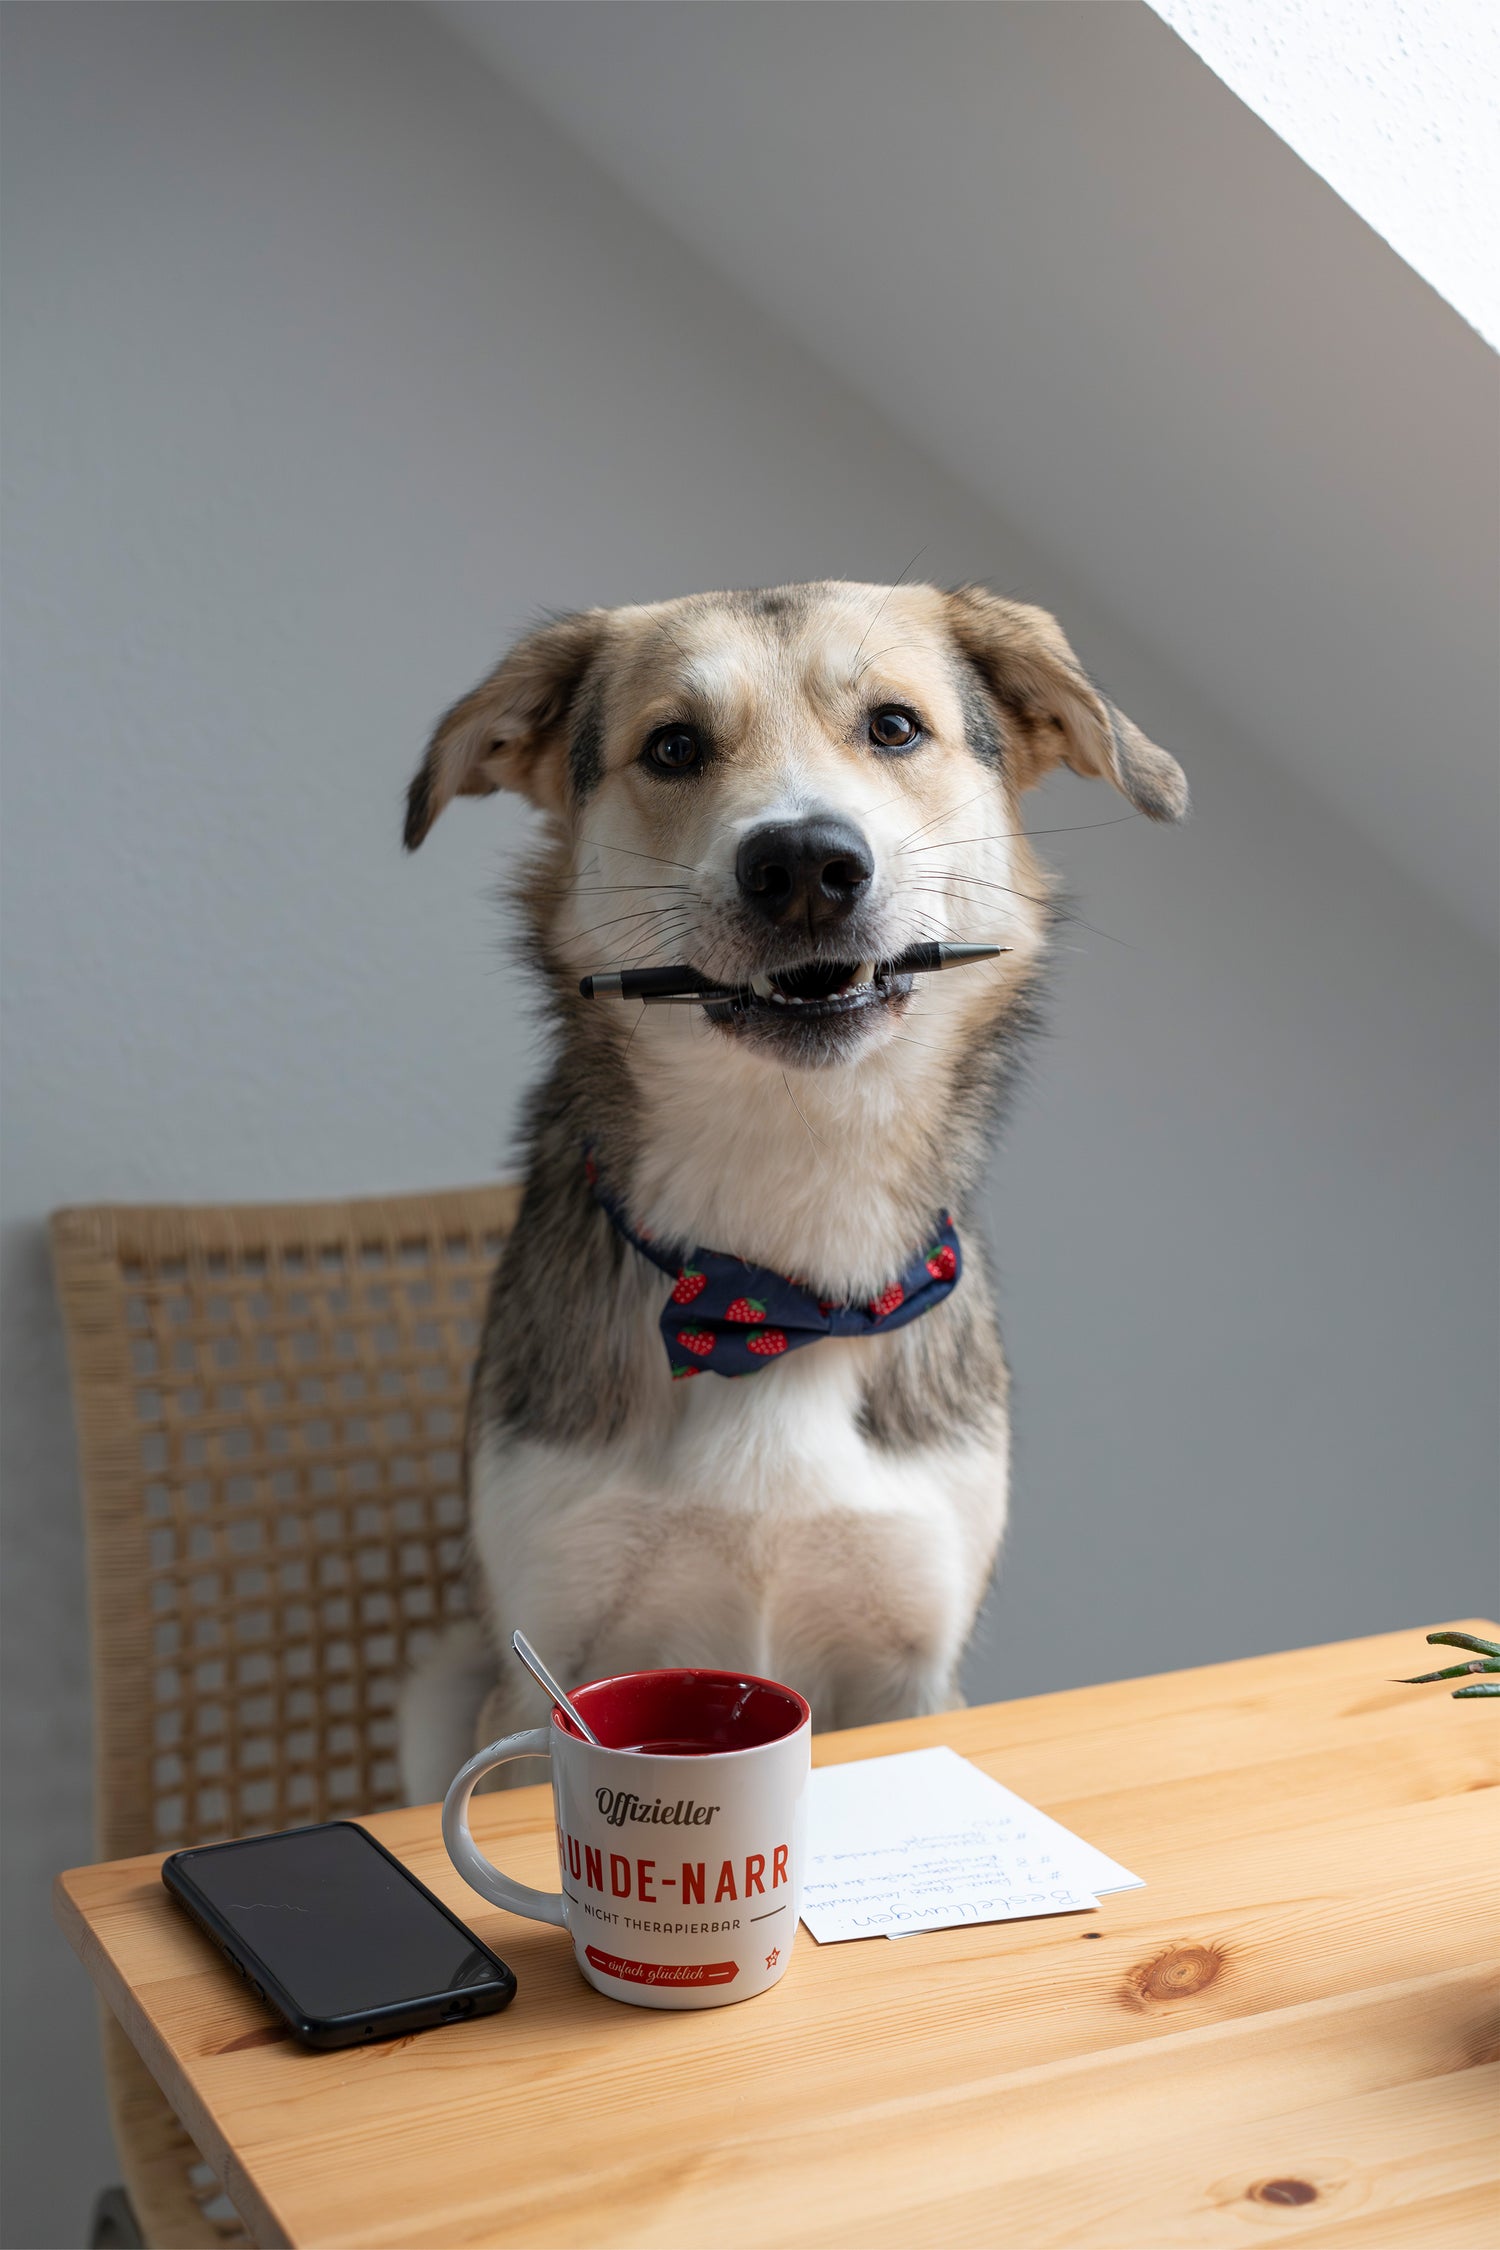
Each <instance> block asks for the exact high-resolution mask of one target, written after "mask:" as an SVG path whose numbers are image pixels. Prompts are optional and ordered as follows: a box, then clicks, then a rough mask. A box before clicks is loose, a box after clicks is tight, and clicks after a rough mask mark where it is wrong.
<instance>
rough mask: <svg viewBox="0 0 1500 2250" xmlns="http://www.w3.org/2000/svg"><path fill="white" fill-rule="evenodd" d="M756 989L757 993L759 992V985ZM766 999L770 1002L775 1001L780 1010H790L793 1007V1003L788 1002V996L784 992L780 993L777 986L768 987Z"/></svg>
mask: <svg viewBox="0 0 1500 2250" xmlns="http://www.w3.org/2000/svg"><path fill="white" fill-rule="evenodd" d="M755 989H756V991H757V992H759V990H760V987H759V985H757V986H756V988H755ZM764 997H765V998H766V999H768V1000H774V1001H775V1003H776V1005H777V1007H778V1008H789V1007H790V1006H791V1002H790V1000H788V998H787V996H786V994H785V993H784V992H778V991H777V990H776V987H775V985H768V986H767V987H766V991H765V994H764Z"/></svg>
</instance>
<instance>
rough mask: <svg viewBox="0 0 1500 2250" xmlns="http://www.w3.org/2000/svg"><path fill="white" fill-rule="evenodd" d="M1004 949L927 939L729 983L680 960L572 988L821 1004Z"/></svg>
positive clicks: (680, 998)
mask: <svg viewBox="0 0 1500 2250" xmlns="http://www.w3.org/2000/svg"><path fill="white" fill-rule="evenodd" d="M1010 950H1011V949H1010V947H1009V946H1008V945H939V944H936V943H932V942H928V943H925V944H922V945H911V946H908V947H907V948H906V950H905V952H903V953H898V954H897V955H896V956H895V958H894V959H893V960H889V961H805V962H802V963H800V964H799V965H798V966H797V967H795V968H791V969H773V970H769V971H764V972H760V973H757V974H756V975H755V976H752V977H749V978H747V979H745V980H744V982H742V983H740V984H734V985H731V984H726V983H723V982H722V981H719V982H716V981H714V980H713V979H711V978H709V977H706V976H705V975H704V974H703V972H702V970H701V969H695V968H694V967H693V966H692V964H691V962H685V961H684V962H678V963H676V964H675V965H673V966H672V967H670V968H659V969H609V970H605V969H601V970H597V971H596V972H595V973H594V974H593V975H592V976H586V977H580V978H579V980H578V989H579V991H580V992H581V993H582V995H583V997H584V999H585V1000H642V1001H645V1002H646V1003H647V1004H648V1005H656V1006H678V1007H699V1008H709V1007H719V1006H723V1005H726V1004H728V1003H731V1002H733V1003H738V1004H739V1005H741V1006H750V1005H753V1004H754V1003H755V1002H757V1001H759V1002H761V1003H769V1004H771V1005H772V1006H778V1007H785V1008H805V1007H822V1006H826V1005H827V1004H828V1003H829V1002H830V1001H853V1000H856V999H858V998H860V997H862V996H864V995H866V994H870V993H877V992H880V991H882V990H885V989H888V988H889V987H890V986H891V985H893V984H895V983H897V982H898V981H900V980H904V979H907V978H910V977H913V976H925V975H930V974H931V973H932V972H933V971H934V970H937V969H961V968H966V967H968V966H969V965H970V964H971V963H972V962H975V961H993V960H995V959H997V958H998V956H999V955H1000V954H1002V953H1008V952H1009V951H1010Z"/></svg>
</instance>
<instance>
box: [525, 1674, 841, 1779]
mask: <svg viewBox="0 0 1500 2250" xmlns="http://www.w3.org/2000/svg"><path fill="white" fill-rule="evenodd" d="M572 1697H573V1701H574V1703H575V1704H576V1705H577V1707H578V1709H579V1711H580V1712H581V1713H582V1714H583V1716H584V1718H585V1719H587V1721H588V1723H589V1725H590V1726H591V1727H592V1728H593V1730H594V1732H595V1734H597V1735H598V1737H599V1740H600V1741H601V1742H602V1743H603V1745H604V1747H605V1748H606V1749H607V1750H643V1751H646V1752H648V1753H649V1754H650V1755H651V1756H653V1757H659V1758H660V1757H668V1758H672V1757H675V1758H708V1757H713V1756H715V1755H717V1754H721V1753H722V1752H724V1751H726V1750H758V1749H760V1748H761V1747H762V1746H763V1745H764V1744H766V1743H768V1742H780V1741H782V1740H784V1739H785V1737H786V1736H787V1735H789V1734H795V1733H796V1731H797V1729H798V1728H799V1727H800V1726H802V1725H803V1724H805V1723H807V1722H809V1721H810V1720H811V1718H812V1713H811V1711H810V1710H809V1709H808V1707H807V1704H806V1703H805V1702H804V1700H803V1698H802V1697H801V1696H800V1695H799V1694H798V1693H797V1691H796V1689H795V1688H789V1687H782V1686H781V1685H780V1683H779V1682H778V1681H776V1680H758V1679H755V1678H754V1677H753V1676H752V1675H751V1674H749V1673H748V1672H696V1671H672V1672H622V1673H621V1674H620V1675H619V1677H618V1678H617V1679H613V1680H591V1681H590V1682H589V1684H588V1686H587V1687H581V1688H574V1689H573V1691H572ZM552 1723H553V1725H554V1726H556V1727H561V1729H562V1731H563V1733H564V1734H570V1735H572V1736H573V1738H574V1740H575V1741H577V1740H580V1739H581V1737H580V1736H579V1733H578V1729H577V1728H576V1727H575V1726H574V1725H573V1723H572V1721H571V1719H568V1718H566V1717H565V1716H564V1715H563V1713H562V1712H561V1711H559V1710H555V1709H554V1711H553V1713H552Z"/></svg>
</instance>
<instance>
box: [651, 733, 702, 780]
mask: <svg viewBox="0 0 1500 2250" xmlns="http://www.w3.org/2000/svg"><path fill="white" fill-rule="evenodd" d="M644 756H645V760H646V763H647V765H648V766H655V767H656V769H657V771H658V773H691V772H692V770H693V768H694V767H695V766H699V765H701V764H702V763H703V739H702V737H701V736H700V735H699V733H698V731H697V729H696V728H695V727H684V726H670V727H658V728H657V730H656V732H655V734H653V735H652V736H651V737H650V739H649V741H648V742H647V744H646V748H645V752H644Z"/></svg>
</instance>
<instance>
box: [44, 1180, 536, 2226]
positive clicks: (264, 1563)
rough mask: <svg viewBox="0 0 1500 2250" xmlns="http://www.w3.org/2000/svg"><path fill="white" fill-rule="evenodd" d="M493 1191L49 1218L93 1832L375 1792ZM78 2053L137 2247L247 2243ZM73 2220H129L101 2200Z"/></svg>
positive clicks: (455, 1408) (286, 1817) (161, 1833)
mask: <svg viewBox="0 0 1500 2250" xmlns="http://www.w3.org/2000/svg"><path fill="white" fill-rule="evenodd" d="M516 1201H517V1191H516V1190H515V1189H514V1188H512V1187H504V1186H496V1187H484V1188H472V1189H458V1190H453V1191H450V1192H446V1193H437V1194H431V1195H413V1196H399V1197H393V1198H391V1199H389V1200H387V1201H378V1200H368V1201H358V1202H349V1203H318V1204H279V1205H259V1204H249V1205H245V1204H242V1205H238V1206H229V1207H218V1208H207V1207H198V1208H191V1207H170V1206H168V1207H162V1208H154V1209H147V1208H132V1207H128V1206H105V1207H100V1208H96V1209H88V1210H69V1211H60V1212H58V1213H57V1214H56V1215H55V1217H54V1219H53V1221H52V1245H53V1257H54V1261H55V1265H56V1271H57V1279H58V1289H59V1294H60V1297H61V1301H62V1308H63V1314H64V1318H65V1322H66V1326H67V1335H68V1353H69V1362H70V1366H71V1371H72V1381H73V1397H74V1406H75V1412H76V1417H77V1424H78V1440H79V1455H80V1464H81V1471H82V1480H83V1495H84V1508H85V1514H86V1517H87V1524H88V1548H89V1583H90V1624H91V1635H92V1647H93V1672H94V1757H95V1790H96V1815H97V1844H98V1850H99V1853H100V1855H101V1857H103V1858H106V1859H118V1858H124V1857H127V1856H129V1855H131V1854H134V1853H138V1852H151V1851H161V1852H166V1851H171V1850H174V1849H176V1848H177V1847H178V1846H179V1845H183V1844H198V1843H205V1842H209V1841H211V1840H213V1839H216V1838H219V1837H223V1836H236V1835H243V1834H246V1833H247V1832H252V1831H254V1830H257V1829H274V1828H285V1827H290V1826H294V1825H296V1824H299V1823H301V1822H305V1821H312V1820H323V1819H328V1818H333V1817H337V1816H340V1815H343V1814H348V1813H359V1812H362V1811H370V1810H374V1809H375V1808H377V1807H380V1806H383V1805H392V1804H396V1803H398V1802H399V1788H398V1784H397V1778H396V1766H395V1754H394V1733H395V1723H394V1711H393V1706H394V1701H395V1693H396V1684H397V1680H398V1678H399V1676H400V1674H401V1672H402V1670H403V1669H404V1667H405V1666H406V1664H407V1663H408V1662H409V1661H410V1660H411V1659H412V1658H414V1657H416V1656H418V1655H420V1653H421V1651H422V1649H423V1647H424V1646H426V1645H427V1644H428V1643H429V1642H430V1641H431V1639H432V1637H433V1635H434V1634H435V1633H436V1632H437V1631H438V1630H439V1629H440V1628H441V1627H442V1626H443V1624H445V1623H446V1622H447V1620H448V1619H450V1618H452V1617H455V1616H458V1615H460V1614H462V1612H463V1610H464V1608H465V1606H466V1599H467V1596H466V1586H465V1579H464V1572H463V1495H462V1467H461V1453H462V1433H463V1415H464V1404H465V1398H466V1395H467V1391H468V1383H469V1372H470V1367H471V1365H472V1361H473V1356H474V1346H475V1339H476V1335H477V1330H478V1324H479V1318H480V1314H481V1312H482V1309H483V1302H484V1292H485V1288H486V1285H487V1281H488V1277H489V1272H490V1269H491V1268H492V1267H493V1265H494V1262H495V1257H496V1253H497V1251H498V1250H499V1247H500V1245H501V1243H502V1241H503V1240H504V1238H505V1235H506V1233H507V1231H508V1230H509V1228H510V1226H511V1224H512V1222H513V1220H514V1217H515V1209H516ZM104 2050H105V2068H106V2076H107V2080H108V2085H109V2097H110V2109H111V2116H112V2119H113V2123H114V2129H115V2137H116V2141H117V2143H118V2147H119V2152H120V2159H121V2164H122V2167H123V2169H124V2172H125V2177H126V2183H127V2186H128V2189H129V2195H130V2202H131V2204H132V2206H133V2209H134V2215H135V2219H136V2222H137V2224H138V2225H139V2227H140V2230H141V2232H142V2234H143V2236H144V2238H145V2240H146V2242H147V2243H148V2244H151V2245H153V2246H157V2245H160V2246H162V2250H166V2246H169V2245H170V2246H182V2250H202V2246H203V2245H205V2244H208V2245H212V2244H225V2243H231V2242H243V2241H245V2240H246V2236H245V2234H244V2231H243V2229H242V2228H241V2226H240V2224H239V2221H238V2219H237V2218H236V2216H235V2214H234V2211H233V2208H232V2206H231V2205H230V2204H229V2202H228V2200H227V2198H226V2197H225V2196H224V2195H223V2193H222V2190H221V2189H220V2187H219V2185H218V2182H217V2181H216V2180H215V2179H214V2177H213V2175H212V2173H211V2172H210V2171H209V2168H208V2167H207V2165H205V2164H204V2163H203V2162H202V2160H201V2158H200V2157H199V2154H198V2151H197V2150H196V2149H195V2148H194V2146H193V2144H192V2142H191V2141H190V2140H189V2138H188V2136H187V2134H186V2133H185V2132H184V2131H183V2129H182V2127H181V2126H180V2125H179V2124H178V2122H177V2120H176V2118H175V2117H174V2116H173V2114H172V2112H171V2110H170V2109H169V2108H168V2106H167V2104H166V2102H165V2100H164V2099H163V2097H162V2095H161V2094H160V2092H159V2091H158V2090H157V2087H156V2085H155V2082H154V2081H153V2080H152V2078H151V2077H150V2075H149V2074H148V2072H147V2071H146V2069H145V2067H144V2065H143V2064H142V2063H141V2062H140V2060H139V2058H138V2057H137V2055H136V2053H135V2050H134V2048H133V2047H131V2045H130V2044H129V2042H128V2040H127V2039H126V2038H125V2036H124V2034H123V2033H122V2032H121V2030H120V2029H119V2026H118V2025H117V2024H116V2023H115V2022H114V2020H113V2018H112V2017H106V2020H105V2024H104ZM106 2200H107V2201H108V2200H109V2199H106ZM99 2224H100V2229H101V2231H100V2234H99V2237H98V2238H99V2239H100V2240H101V2241H102V2240H113V2241H124V2240H128V2239H129V2237H128V2233H127V2232H125V2231H122V2229H128V2226H129V2213H128V2212H127V2213H122V2212H121V2211H120V2210H119V2208H118V2204H117V2203H116V2208H115V2209H114V2210H113V2211H112V2212H105V2213H104V2214H103V2216H102V2218H101V2219H100V2221H99ZM111 2230H113V2231H111Z"/></svg>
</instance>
